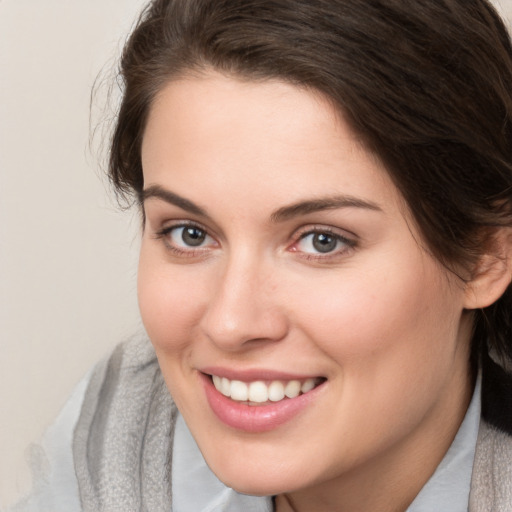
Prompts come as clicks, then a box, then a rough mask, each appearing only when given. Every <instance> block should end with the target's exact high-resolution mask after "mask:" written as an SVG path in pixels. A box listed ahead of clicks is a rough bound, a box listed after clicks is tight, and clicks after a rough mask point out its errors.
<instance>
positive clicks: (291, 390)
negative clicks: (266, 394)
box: [284, 380, 300, 398]
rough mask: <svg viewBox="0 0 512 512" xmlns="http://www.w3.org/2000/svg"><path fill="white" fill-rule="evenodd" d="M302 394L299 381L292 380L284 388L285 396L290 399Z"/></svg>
mask: <svg viewBox="0 0 512 512" xmlns="http://www.w3.org/2000/svg"><path fill="white" fill-rule="evenodd" d="M299 393H300V382H299V381H298V380H291V381H290V382H288V383H287V384H286V387H285V388H284V394H285V395H286V396H287V397H288V398H295V397H296V396H299Z"/></svg>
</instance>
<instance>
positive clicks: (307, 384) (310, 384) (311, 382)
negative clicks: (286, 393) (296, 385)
mask: <svg viewBox="0 0 512 512" xmlns="http://www.w3.org/2000/svg"><path fill="white" fill-rule="evenodd" d="M314 387H315V379H307V380H305V381H304V383H303V384H302V386H301V387H300V390H301V391H302V392H303V393H307V392H308V391H311V390H312V389H313V388H314Z"/></svg>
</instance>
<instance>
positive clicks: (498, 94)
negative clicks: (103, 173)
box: [109, 0, 512, 358]
mask: <svg viewBox="0 0 512 512" xmlns="http://www.w3.org/2000/svg"><path fill="white" fill-rule="evenodd" d="M207 68H214V69H216V70H219V71H221V72H225V73H229V74H234V75H237V76H241V77H244V78H248V79H255V80H260V79H267V78H278V79H282V80H285V81H287V82H290V83H292V84H296V85H299V86H304V87H308V88H314V89H316V90H319V91H321V92H322V93H324V94H325V95H326V96H327V97H328V98H330V99H331V100H332V101H333V102H334V103H335V104H336V105H337V106H338V107H339V108H340V109H341V111H342V112H343V114H344V116H345V119H347V120H348V122H349V123H350V124H351V126H352V128H353V129H354V130H355V131H356V132H357V133H358V134H359V135H360V136H361V137H362V139H363V141H364V142H365V143H366V145H367V147H368V148H369V149H371V150H373V151H374V152H376V153H377V155H378V156H379V157H380V159H381V160H382V162H383V163H384V164H385V166H386V168H387V170H388V172H389V174H390V176H391V177H392V179H393V180H394V183H395V184H396V186H397V187H398V188H399V190H400V191H401V193H402V194H403V196H404V198H405V199H406V201H407V203H408V205H409V208H410V210H411V212H412V214H413V217H414V219H415V220H416V222H417V224H418V226H419V228H420V230H421V232H422V234H423V236H424V239H425V240H426V242H427V244H428V248H429V250H430V251H431V252H432V253H433V255H434V256H435V257H437V258H438V259H439V260H440V261H441V262H442V263H443V264H445V265H446V266H448V267H449V268H452V269H454V268H455V267H457V268H461V267H462V268H470V266H471V265H474V263H475V261H476V259H477V257H478V255H480V254H481V253H482V249H483V247H484V245H485V244H486V243H487V242H488V241H489V240H488V239H489V236H488V235H489V233H492V228H494V227H497V226H503V225H507V226H508V225H512V218H511V214H510V205H511V203H512V201H511V199H512V124H511V118H512V117H511V116H512V47H511V43H510V39H509V36H508V33H507V30H506V28H505V27H504V25H503V23H502V21H501V20H500V18H499V16H498V14H497V13H496V11H495V10H494V8H493V7H492V6H491V5H490V4H489V3H488V2H487V1H486V0H414V1H411V0H154V1H153V2H152V3H150V4H149V5H148V7H147V8H146V9H145V11H144V12H143V13H142V15H141V17H140V19H139V21H138V24H137V26H136V28H135V30H134V31H133V33H132V35H131V37H130V38H129V40H128V42H127V44H126V46H125V49H124V53H123V57H122V61H121V69H120V75H121V77H122V81H123V84H124V96H123V101H122V105H121V108H120V112H119V117H118V120H117V125H116V128H115V133H114V135H113V139H112V145H111V153H110V167H109V171H110V177H111V179H112V181H113V183H114V185H115V186H116V188H117V190H118V191H120V192H122V193H126V192H128V193H133V194H135V196H136V197H137V196H139V197H140V194H141V192H142V188H143V174H142V165H141V157H140V150H141V142H142V137H143V134H144V127H145V123H146V119H147V116H148V111H149V108H150V106H151V104H152V101H153V99H154V97H155V95H156V94H157V93H158V91H160V90H161V88H162V87H163V86H164V85H165V84H166V83H167V82H168V81H169V80H172V79H173V78H176V77H178V76H180V75H182V74H184V73H187V72H188V71H191V70H198V71H200V70H202V69H207ZM511 319H512V293H511V291H510V289H509V290H507V292H506V293H505V294H504V295H503V297H502V298H501V299H500V300H498V301H497V302H496V303H495V304H493V305H492V306H490V307H488V308H486V309H485V310H482V311H477V312H476V313H475V330H474V335H473V355H474V356H477V355H479V354H487V350H486V347H487V346H490V347H492V348H493V349H494V351H496V352H497V353H498V354H499V355H501V356H502V357H507V358H512V324H511Z"/></svg>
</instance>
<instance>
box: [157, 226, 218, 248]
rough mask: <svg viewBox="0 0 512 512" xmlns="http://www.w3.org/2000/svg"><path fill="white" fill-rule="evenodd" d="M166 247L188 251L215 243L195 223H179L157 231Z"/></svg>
mask: <svg viewBox="0 0 512 512" xmlns="http://www.w3.org/2000/svg"><path fill="white" fill-rule="evenodd" d="M157 237H158V238H162V239H163V240H164V242H165V245H166V247H167V248H168V249H171V250H173V251H175V252H177V253H190V252H193V251H194V250H196V249H203V248H207V247H210V246H214V245H216V242H215V240H214V239H213V238H212V237H211V236H210V235H208V233H207V232H206V230H204V229H203V228H201V227H200V226H197V225H195V224H180V225H176V226H169V227H166V228H164V229H162V230H161V231H160V232H159V233H157Z"/></svg>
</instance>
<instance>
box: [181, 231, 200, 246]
mask: <svg viewBox="0 0 512 512" xmlns="http://www.w3.org/2000/svg"><path fill="white" fill-rule="evenodd" d="M205 237H206V234H205V232H204V231H203V230H202V229H198V228H194V227H190V228H185V229H184V230H183V234H182V235H181V238H182V239H183V241H184V242H185V243H186V244H187V245H192V246H198V245H201V244H202V243H203V242H204V239H205Z"/></svg>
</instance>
